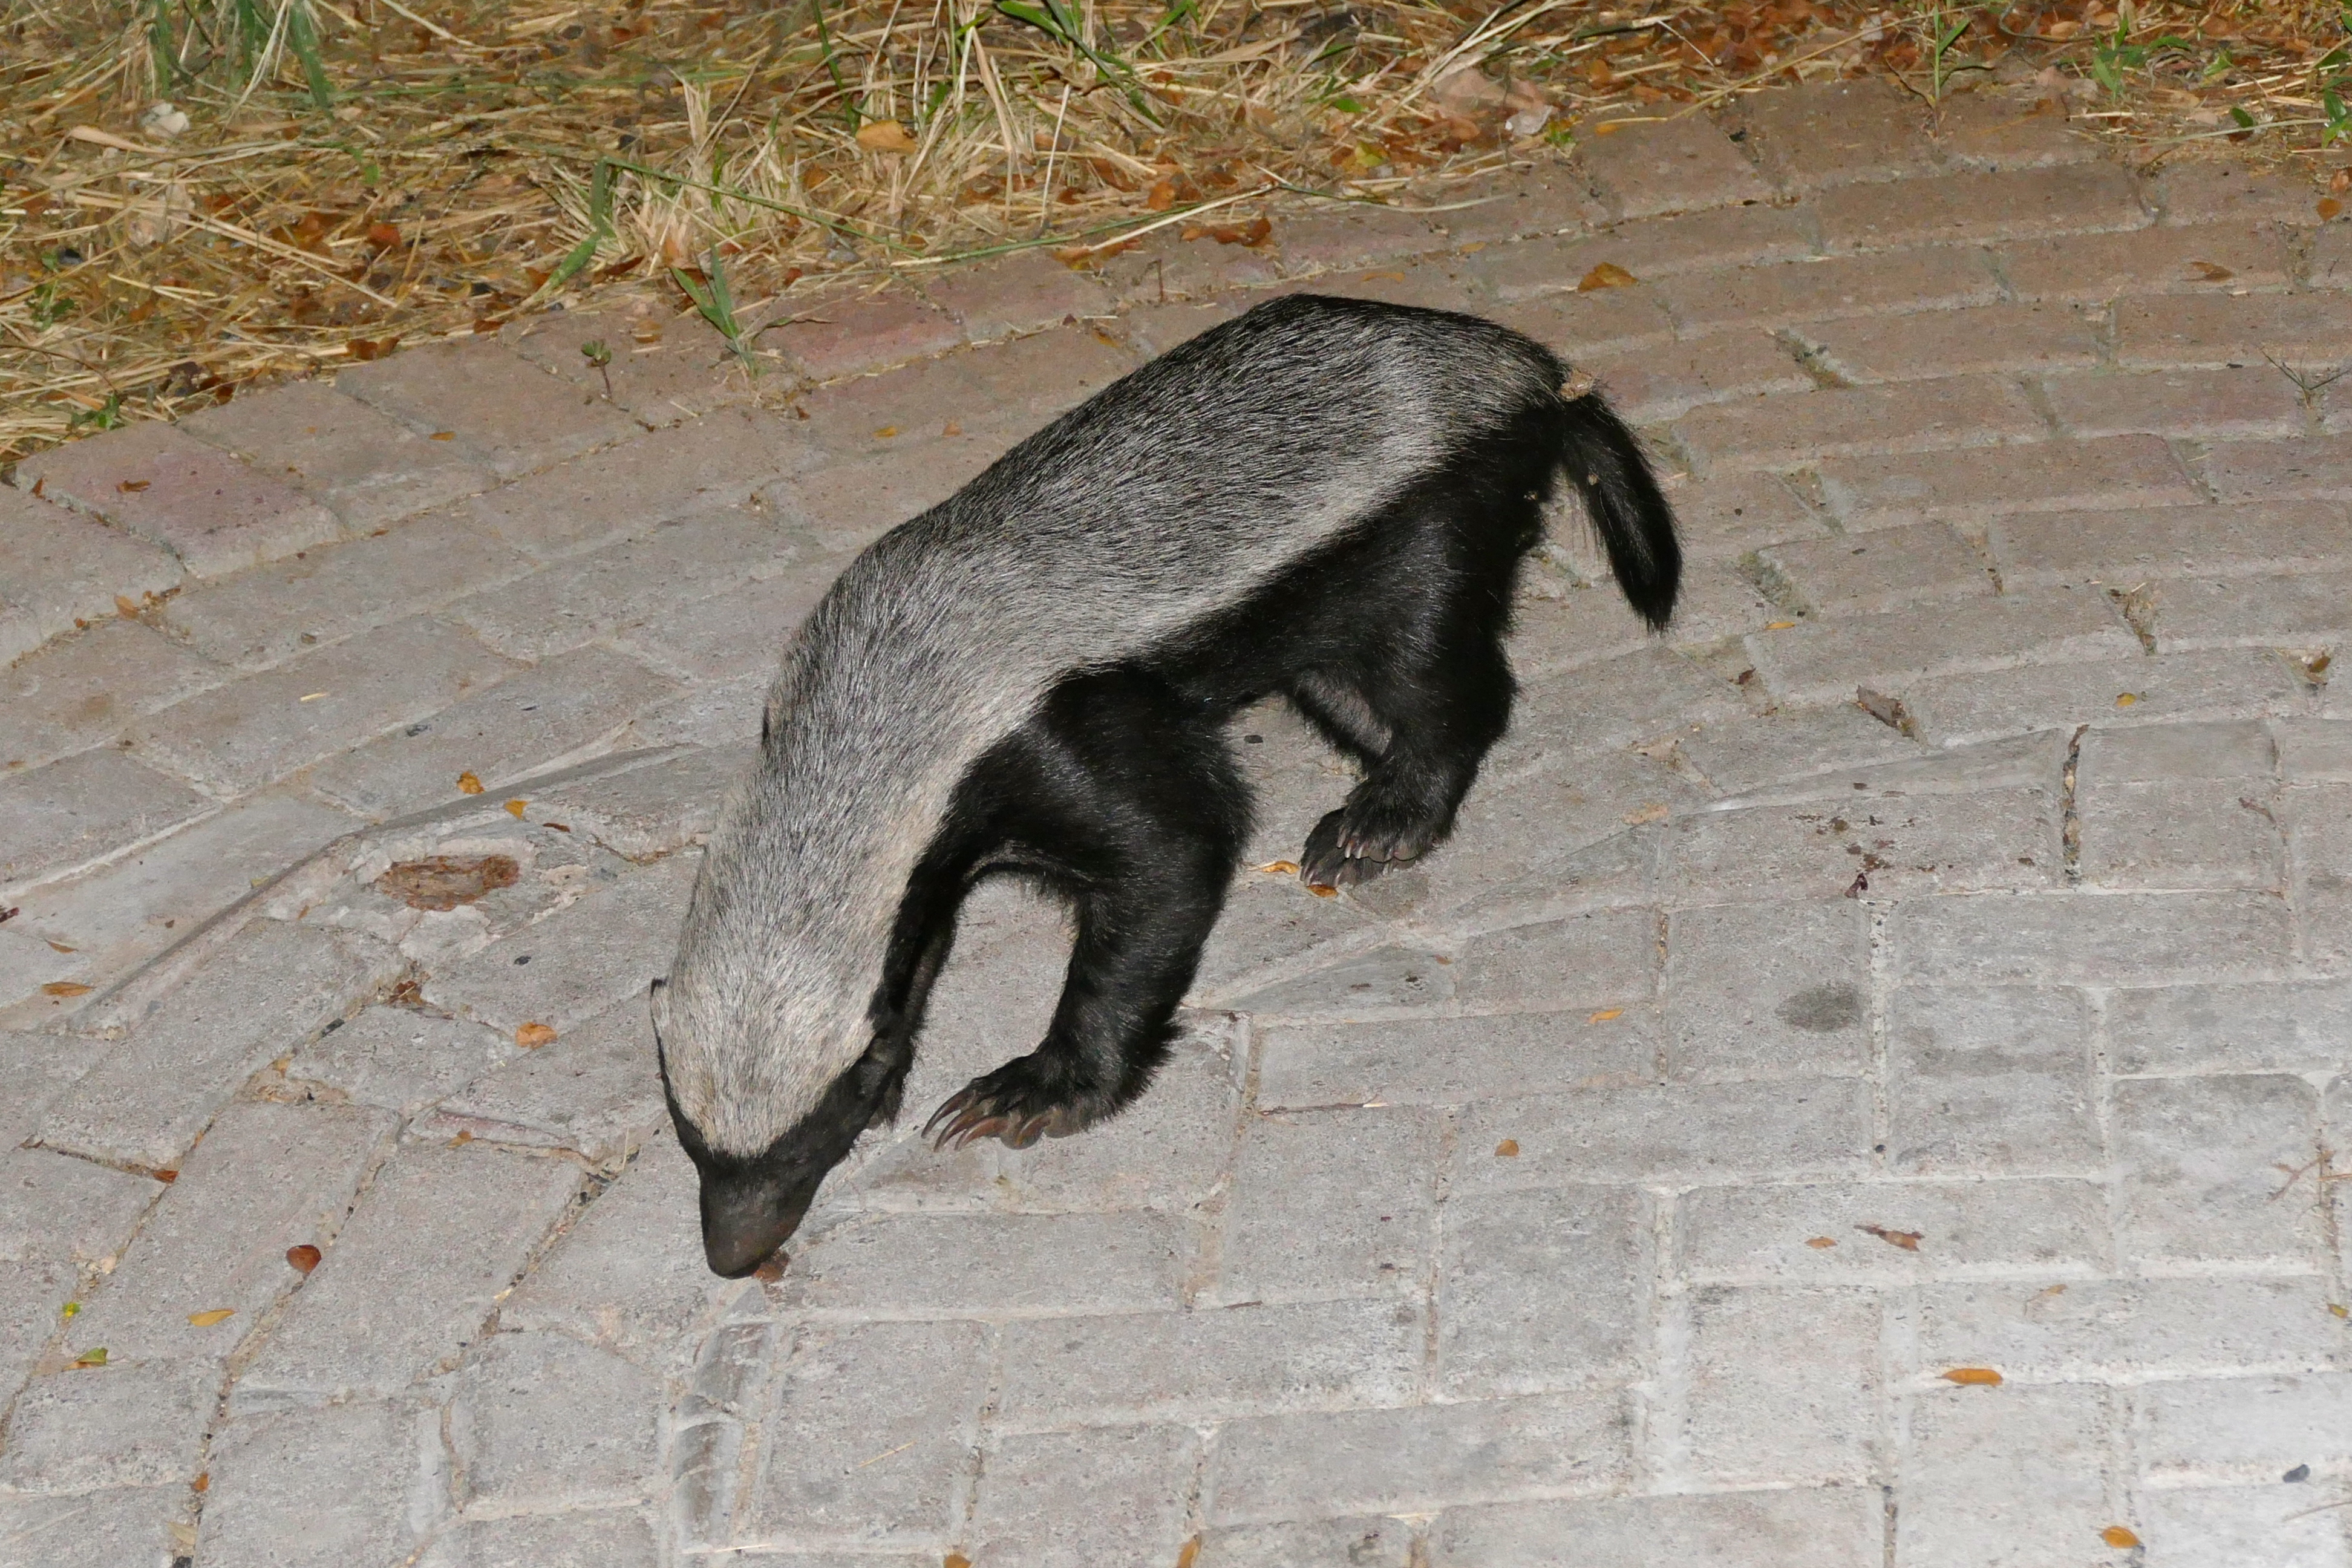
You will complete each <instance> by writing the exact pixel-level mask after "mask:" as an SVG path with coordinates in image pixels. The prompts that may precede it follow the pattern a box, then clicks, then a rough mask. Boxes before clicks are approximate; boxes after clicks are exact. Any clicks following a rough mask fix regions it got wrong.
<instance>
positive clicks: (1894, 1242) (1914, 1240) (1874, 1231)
mask: <svg viewBox="0 0 2352 1568" xmlns="http://www.w3.org/2000/svg"><path fill="white" fill-rule="evenodd" d="M1853 1228H1854V1229H1856V1230H1858V1231H1860V1232H1862V1234H1863V1235H1864V1236H1874V1237H1878V1239H1879V1240H1881V1241H1883V1242H1885V1243H1886V1245H1887V1246H1889V1247H1901V1248H1902V1249H1903V1250H1904V1251H1906V1252H1916V1251H1918V1250H1919V1243H1920V1242H1922V1241H1923V1240H1925V1239H1927V1237H1926V1236H1925V1233H1923V1232H1920V1231H1916V1230H1889V1229H1887V1228H1886V1227H1885V1226H1883V1225H1858V1226H1854V1227H1853Z"/></svg>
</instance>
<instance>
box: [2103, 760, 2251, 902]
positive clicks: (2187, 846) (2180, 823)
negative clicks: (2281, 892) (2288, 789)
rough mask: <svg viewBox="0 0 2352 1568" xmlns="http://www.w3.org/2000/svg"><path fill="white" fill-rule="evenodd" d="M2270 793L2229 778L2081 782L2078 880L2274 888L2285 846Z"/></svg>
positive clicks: (2179, 886) (2116, 885) (2159, 885)
mask: <svg viewBox="0 0 2352 1568" xmlns="http://www.w3.org/2000/svg"><path fill="white" fill-rule="evenodd" d="M2269 794H2270V792H2269V790H2268V789H2266V788H2264V787H2263V786H2261V785H2252V786H2250V785H2248V784H2246V783H2245V782H2243V781H2242V780H2231V779H2196V780H2187V779H2168V780H2163V781H2160V782H2158V781H2150V782H2147V783H2114V782H2107V783H2100V784H2092V783H2091V782H2090V781H2088V780H2085V782H2084V784H2083V787H2082V788H2081V789H2080V791H2078V793H2077V795H2076V800H2077V803H2078V804H2077V811H2078V815H2079V816H2080V818H2081V822H2082V858H2081V868H2082V877H2083V880H2084V882H2085V883H2087V884H2089V885H2090V886H2093V887H2105V888H2155V889H2162V888H2175V889H2185V888H2280V887H2282V886H2283V884H2284V876H2285V865H2284V860H2285V846H2284V843H2283V842H2282V841H2281V839H2280V837H2279V830H2278V824H2277V823H2276V822H2275V821H2273V819H2272V816H2271V808H2270V803H2269V801H2268V799H2267V796H2268V795H2269Z"/></svg>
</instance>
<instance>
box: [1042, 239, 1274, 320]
mask: <svg viewBox="0 0 2352 1568" xmlns="http://www.w3.org/2000/svg"><path fill="white" fill-rule="evenodd" d="M1087 270H1089V271H1090V272H1093V273H1095V274H1096V275H1097V276H1098V277H1100V278H1101V279H1102V280H1103V282H1104V284H1105V285H1106V286H1107V287H1108V289H1110V292H1111V296H1112V298H1113V299H1115V300H1118V303H1119V305H1120V307H1121V308H1125V307H1127V306H1129V305H1141V304H1150V303H1158V304H1163V305H1164V304H1166V303H1167V302H1168V301H1169V300H1200V299H1205V298H1209V297H1211V296H1213V295H1216V294H1218V293H1221V292H1223V291H1225V290H1229V289H1256V288H1260V287H1262V286H1264V285H1265V284H1268V283H1273V282H1276V281H1278V280H1279V279H1280V278H1281V273H1280V271H1279V270H1278V269H1277V268H1276V258H1275V256H1274V253H1273V248H1272V247H1266V246H1261V247H1255V248H1253V247H1248V246H1243V245H1231V246H1227V245H1219V244H1217V243H1216V242H1215V240H1214V239H1213V238H1212V237H1210V236H1209V235H1208V234H1207V233H1206V232H1205V231H1204V232H1203V233H1202V235H1201V236H1200V237H1198V238H1196V239H1192V240H1182V239H1179V238H1178V237H1176V235H1175V234H1174V233H1172V232H1171V231H1170V230H1168V229H1161V230H1160V231H1158V232H1157V233H1155V234H1153V235H1151V236H1150V237H1147V238H1146V239H1145V240H1144V241H1143V242H1142V243H1141V244H1140V245H1139V246H1137V247H1135V248H1133V249H1131V250H1121V251H1118V252H1116V253H1114V254H1112V255H1109V256H1107V257H1104V258H1101V259H1100V260H1099V261H1098V262H1097V264H1096V265H1095V266H1093V267H1091V268H1088V269H1087Z"/></svg>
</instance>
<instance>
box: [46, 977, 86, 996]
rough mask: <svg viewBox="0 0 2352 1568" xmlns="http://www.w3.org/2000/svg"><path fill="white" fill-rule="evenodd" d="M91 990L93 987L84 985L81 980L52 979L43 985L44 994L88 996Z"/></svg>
mask: <svg viewBox="0 0 2352 1568" xmlns="http://www.w3.org/2000/svg"><path fill="white" fill-rule="evenodd" d="M90 990H91V987H89V986H88V985H84V984H82V983H81V982H80V981H79V980H52V981H50V982H49V983H48V984H47V985H44V986H42V987H41V994H42V995H44V996H87V995H89V994H90Z"/></svg>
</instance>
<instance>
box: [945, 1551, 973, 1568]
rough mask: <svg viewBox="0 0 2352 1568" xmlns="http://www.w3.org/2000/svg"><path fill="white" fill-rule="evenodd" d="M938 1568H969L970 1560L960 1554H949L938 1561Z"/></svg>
mask: <svg viewBox="0 0 2352 1568" xmlns="http://www.w3.org/2000/svg"><path fill="white" fill-rule="evenodd" d="M940 1568H971V1558H969V1557H966V1556H965V1555H964V1554H963V1553H962V1552H949V1553H948V1554H947V1555H946V1556H945V1557H942V1558H940Z"/></svg>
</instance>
